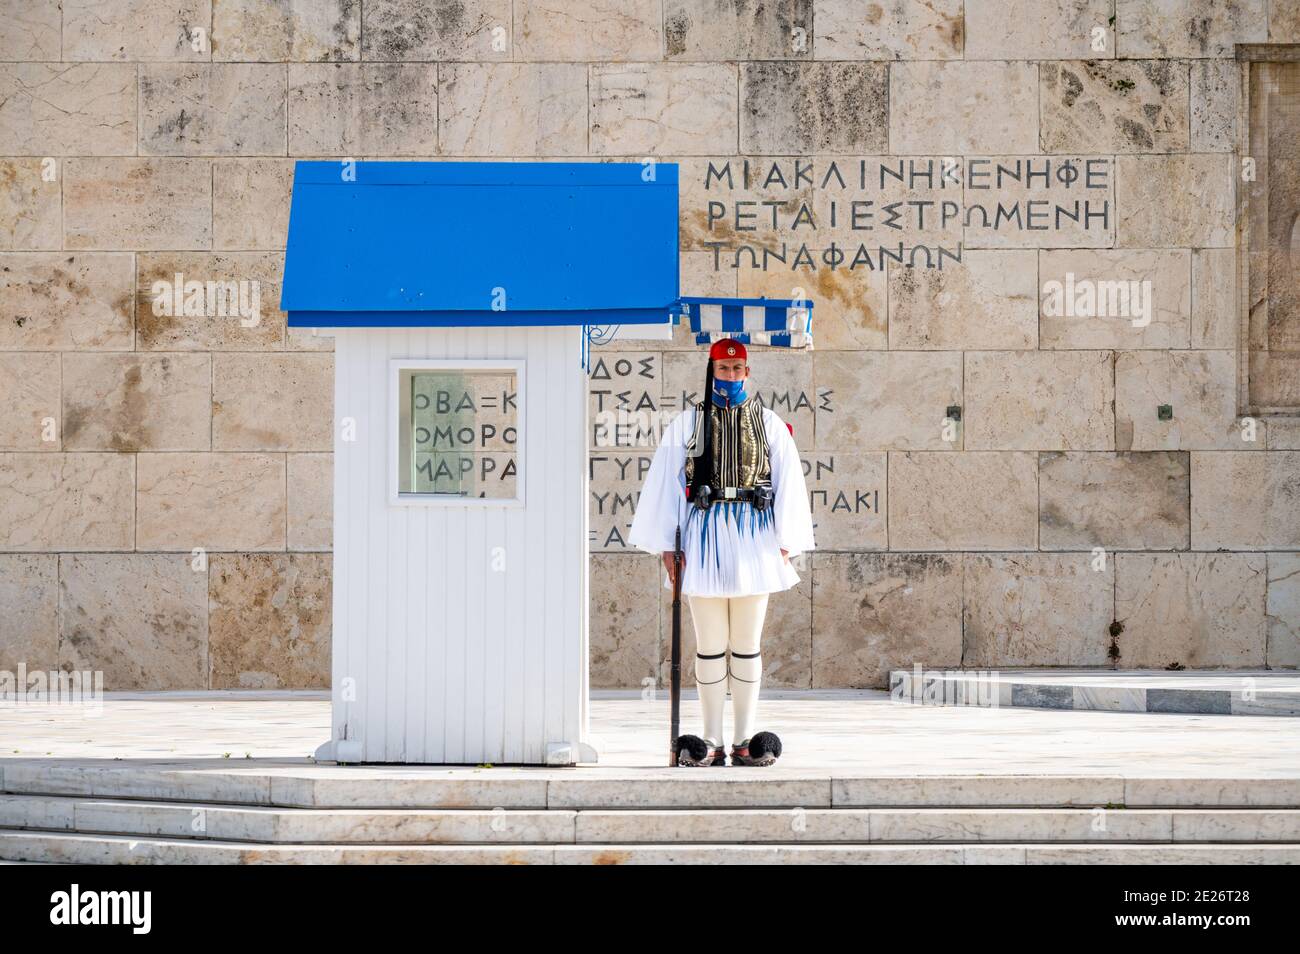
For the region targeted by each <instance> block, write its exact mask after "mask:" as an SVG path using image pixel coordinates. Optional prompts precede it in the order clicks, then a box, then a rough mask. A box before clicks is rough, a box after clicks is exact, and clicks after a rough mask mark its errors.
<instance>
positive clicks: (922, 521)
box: [889, 451, 1038, 550]
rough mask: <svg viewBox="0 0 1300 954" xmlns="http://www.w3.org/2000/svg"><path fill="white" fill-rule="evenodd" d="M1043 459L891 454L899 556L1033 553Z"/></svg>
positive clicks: (892, 530) (892, 522) (893, 538)
mask: <svg viewBox="0 0 1300 954" xmlns="http://www.w3.org/2000/svg"><path fill="white" fill-rule="evenodd" d="M1037 486H1038V455H1036V454H1030V453H992V452H988V451H967V452H965V453H961V454H946V453H905V454H903V453H900V454H890V455H889V546H890V549H892V550H1032V549H1034V548H1036V547H1037V546H1038V505H1037V500H1038V493H1037Z"/></svg>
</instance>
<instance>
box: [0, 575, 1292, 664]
mask: <svg viewBox="0 0 1300 954" xmlns="http://www.w3.org/2000/svg"><path fill="white" fill-rule="evenodd" d="M1267 558H1268V595H1267V603H1266V606H1265V613H1266V617H1265V618H1266V622H1267V631H1268V653H1267V657H1266V660H1265V661H1266V663H1267V664H1268V667H1269V668H1270V669H1277V668H1279V667H1281V666H1287V667H1296V666H1300V553H1270V554H1268V555H1267ZM0 559H3V558H2V557H0ZM2 566H3V564H0V567H2ZM2 576H3V569H0V578H2Z"/></svg>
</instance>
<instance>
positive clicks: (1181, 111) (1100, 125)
mask: <svg viewBox="0 0 1300 954" xmlns="http://www.w3.org/2000/svg"><path fill="white" fill-rule="evenodd" d="M1040 77H1041V82H1042V146H1043V151H1044V152H1094V153H1097V152H1100V153H1106V152H1141V153H1150V152H1186V151H1187V143H1188V138H1189V135H1190V134H1189V125H1190V124H1189V119H1188V95H1189V93H1188V65H1187V64H1186V63H1180V62H1177V61H1171V60H1123V61H1116V60H1072V61H1068V62H1064V63H1044V64H1042V67H1041V68H1040Z"/></svg>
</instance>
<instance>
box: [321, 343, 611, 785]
mask: <svg viewBox="0 0 1300 954" xmlns="http://www.w3.org/2000/svg"><path fill="white" fill-rule="evenodd" d="M581 341H582V329H581V328H577V327H556V328H493V329H436V328H432V329H422V328H421V329H410V330H404V329H342V330H340V331H339V332H338V334H337V337H336V338H335V403H336V406H337V408H338V416H339V419H340V422H341V421H342V419H343V418H346V417H349V416H350V417H353V418H354V419H355V421H356V440H355V441H345V440H343V439H342V437H343V431H342V429H341V428H340V429H339V430H337V431H336V435H335V468H334V508H335V516H334V534H335V539H334V548H335V552H334V568H335V569H334V600H335V615H334V663H333V674H334V686H335V698H334V737H335V738H336V739H340V738H345V737H346V738H347V739H350V740H359V741H360V742H361V745H362V756H361V757H362V759H363V760H364V761H374V762H380V761H382V762H431V763H471V764H473V763H479V762H495V763H511V762H522V763H542V762H545V760H546V755H547V746H548V744H550V743H555V742H565V743H569V744H573V745H576V744H577V743H578V742H579V741H580V740H584V739H585V738H586V730H587V725H586V720H587V703H586V699H587V679H588V677H587V663H588V654H589V650H588V646H587V572H588V571H587V455H586V449H585V448H586V423H587V421H586V417H587V402H586V389H585V384H586V378H585V376H584V374H583V371H582V368H581V364H580V361H581ZM393 358H511V359H518V360H523V361H524V362H526V365H525V375H524V393H523V394H522V401H521V411H522V413H523V415H524V420H523V441H524V446H523V448H522V454H523V457H524V467H523V479H524V480H525V481H526V485H525V488H524V491H525V505H524V506H523V507H522V508H514V509H511V508H506V507H473V508H469V507H466V508H461V507H412V506H403V505H400V504H392V503H391V502H390V500H389V488H388V486H387V482H388V480H389V474H390V469H389V459H388V458H389V455H390V453H391V452H392V450H391V447H390V446H389V445H390V440H389V438H388V433H389V421H388V414H389V395H388V393H387V388H388V381H389V377H388V367H389V365H388V363H389V361H390V359H393ZM498 548H499V549H498ZM498 557H499V558H500V560H502V561H504V563H503V566H502V567H501V568H500V569H499V570H498V569H496V568H494V559H496V558H498ZM348 680H353V684H354V685H355V687H356V701H355V702H349V701H347V700H345V699H344V698H342V696H341V693H342V691H343V689H344V687H345V686H346V685H347V684H348ZM345 733H346V734H345Z"/></svg>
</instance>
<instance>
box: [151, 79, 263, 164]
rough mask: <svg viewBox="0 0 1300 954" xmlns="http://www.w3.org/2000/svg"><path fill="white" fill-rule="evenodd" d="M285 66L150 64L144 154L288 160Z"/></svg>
mask: <svg viewBox="0 0 1300 954" xmlns="http://www.w3.org/2000/svg"><path fill="white" fill-rule="evenodd" d="M285 95H286V93H285V73H284V67H282V66H276V65H273V64H270V63H201V64H198V63H194V64H191V63H151V64H145V65H142V66H141V67H140V152H141V153H142V154H144V155H152V156H283V155H284V153H285V138H284V136H285V133H284V122H285V112H284V111H285Z"/></svg>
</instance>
